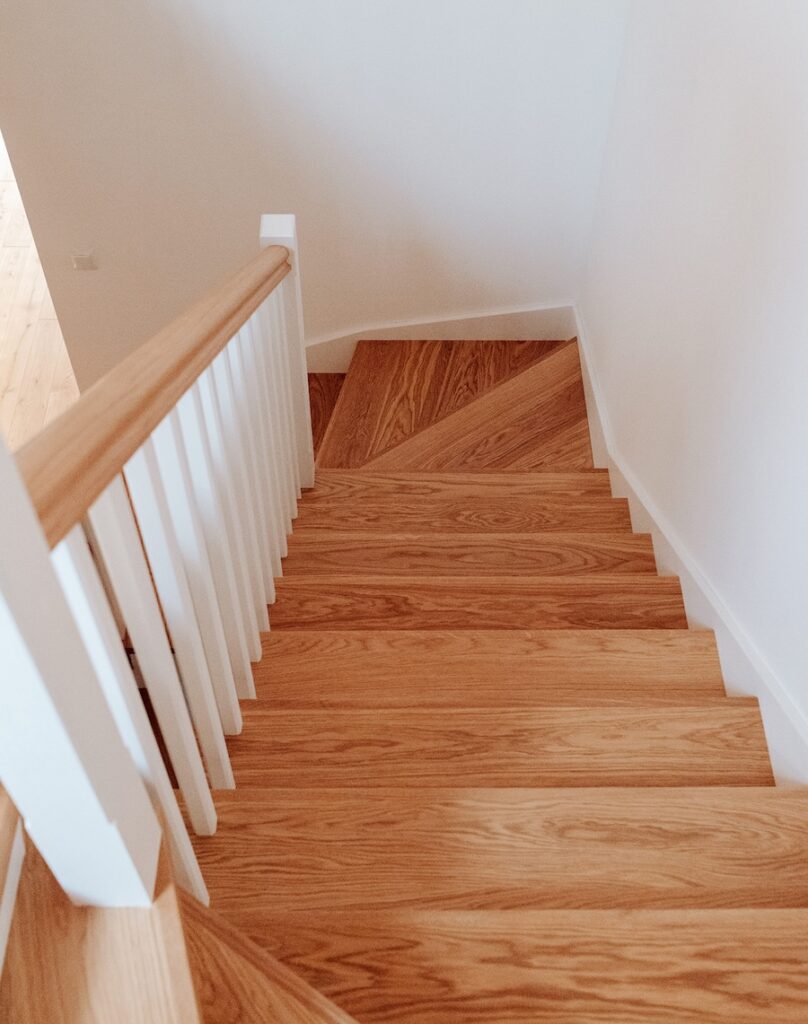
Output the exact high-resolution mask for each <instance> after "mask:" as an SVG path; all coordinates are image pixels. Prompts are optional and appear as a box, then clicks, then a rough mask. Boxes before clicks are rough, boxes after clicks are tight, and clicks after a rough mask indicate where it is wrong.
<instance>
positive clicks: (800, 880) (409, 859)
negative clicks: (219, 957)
mask: <svg viewBox="0 0 808 1024" xmlns="http://www.w3.org/2000/svg"><path fill="white" fill-rule="evenodd" d="M217 810H218V811H219V821H220V827H219V831H218V832H217V834H216V835H214V836H209V837H202V838H198V839H196V840H195V846H196V848H197V852H198V854H199V857H200V863H201V865H202V869H203V873H204V876H205V879H206V881H207V883H208V886H209V888H210V891H211V897H212V901H213V903H212V905H213V907H214V908H215V909H217V910H218V911H219V912H220V913H223V914H225V916H227V917H228V918H229V919H230V921H231V922H232V923H233V924H234V925H236V926H237V927H239V928H241V929H242V930H243V931H246V932H247V934H248V935H250V936H251V937H252V938H254V939H256V938H257V939H258V941H261V938H260V937H261V935H262V934H263V931H264V928H265V927H266V924H265V920H266V917H267V915H271V914H272V913H287V912H295V913H298V912H300V913H305V912H308V911H310V910H311V911H313V910H317V909H320V910H323V909H331V910H336V909H345V910H347V909H354V910H359V909H362V910H364V911H366V912H367V913H368V914H369V915H372V914H373V913H375V912H376V910H377V909H381V908H393V907H396V908H401V907H420V908H440V909H466V910H472V909H499V910H507V909H517V908H525V909H527V908H533V909H539V908H547V909H573V908H591V909H614V908H636V909H639V908H657V909H662V908H710V907H715V908H719V907H725V908H729V907H769V908H774V907H808V857H806V853H805V851H806V849H808V792H806V791H804V790H799V789H793V790H791V789H781V788H777V787H770V788H765V787H764V788H752V787H736V788H725V787H705V788H701V789H699V788H694V787H691V788H677V789H643V788H626V789H622V788H617V787H615V788H608V787H604V788H598V789H491V788H487V789H469V788H462V789H448V788H447V789H437V788H435V789H430V788H423V787H408V788H404V787H401V788H375V787H371V786H366V787H351V788H348V787H346V788H342V789H337V788H328V789H308V788H300V787H296V788H293V789H283V788H273V789H264V790H262V789H252V788H244V789H242V790H237V791H235V792H224V791H223V792H220V793H219V794H217Z"/></svg>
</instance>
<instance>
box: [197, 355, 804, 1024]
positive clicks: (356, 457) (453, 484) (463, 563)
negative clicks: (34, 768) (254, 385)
mask: <svg viewBox="0 0 808 1024" xmlns="http://www.w3.org/2000/svg"><path fill="white" fill-rule="evenodd" d="M310 385H311V394H312V410H313V415H314V435H315V439H316V440H317V446H318V453H317V465H318V467H320V468H318V472H317V479H316V484H315V486H314V488H313V490H310V492H308V493H306V494H305V496H304V498H303V500H302V502H301V504H300V508H299V517H298V520H297V523H296V529H295V534H294V536H293V537H292V538H291V540H290V544H289V556H288V558H287V559H286V562H285V575H284V578H283V580H281V581H279V582H278V588H277V591H278V602H277V604H275V605H273V607H272V616H271V617H272V630H271V632H270V633H268V634H265V635H264V638H263V653H264V657H263V660H262V663H261V664H260V665H259V666H258V668H257V670H256V685H257V690H258V700H257V701H255V702H253V703H250V705H248V706H245V709H244V714H245V728H244V731H243V733H242V735H240V736H238V737H235V738H232V739H231V740H230V752H231V757H232V764H233V768H235V772H236V777H237V782H238V788H237V790H236V791H233V792H231V793H222V794H220V795H219V797H218V801H217V805H218V809H219V816H220V827H219V830H218V833H217V835H216V836H214V837H211V838H201V839H199V840H197V844H196V845H197V850H198V853H199V856H200V860H201V863H202V866H203V870H204V873H205V877H206V879H207V881H208V884H209V886H210V890H211V894H212V900H213V906H214V907H215V908H216V910H218V911H219V912H220V913H221V914H222V915H223V916H224V918H225V919H226V920H227V921H229V922H230V924H231V925H232V926H233V927H236V928H238V929H240V930H241V931H242V932H244V933H245V934H246V935H248V936H250V938H251V939H252V940H253V941H254V942H255V943H257V944H258V945H260V946H261V947H263V948H264V949H266V950H267V951H268V952H269V953H271V954H273V955H275V956H278V957H280V958H281V959H282V961H284V962H285V963H286V964H287V965H289V966H291V967H292V968H293V969H294V970H296V971H298V972H299V973H300V975H301V976H302V977H304V978H305V979H306V980H307V981H308V982H310V983H311V984H312V985H313V986H315V987H316V988H318V989H320V990H321V991H322V992H324V993H325V994H326V995H328V996H329V997H331V998H333V999H334V1000H335V1001H336V1002H337V1004H339V1006H340V1007H342V1008H344V1009H345V1011H347V1012H348V1013H350V1014H351V1015H352V1016H354V1017H355V1018H356V1020H357V1021H359V1022H363V1024H365V1022H367V1024H376V1022H400V1024H433V1022H434V1024H437V1022H441V1024H446V1022H458V1024H460V1022H463V1024H468V1022H472V1021H474V1022H476V1021H479V1022H486V1024H487V1022H503V1021H520V1022H524V1024H527V1022H535V1021H545V1020H546V1021H553V1022H569V1024H571V1022H576V1024H582V1022H601V1021H602V1022H606V1021H608V1022H612V1021H613V1022H620V1024H627V1022H630V1021H637V1022H642V1024H647V1022H650V1021H660V1022H663V1021H664V1022H671V1024H674V1022H676V1024H681V1022H684V1021H693V1022H695V1021H698V1022H699V1024H708V1022H718V1021H721V1022H730V1021H731V1022H733V1024H739V1022H753V1021H755V1022H763V1021H765V1022H767V1024H774V1022H784V1021H802V1022H804V1021H805V1020H807V1019H808V976H806V967H808V945H807V944H806V940H808V909H803V907H808V797H806V795H805V794H804V793H802V792H799V791H782V790H776V788H774V785H773V778H772V772H771V767H770V763H769V757H768V752H767V748H766V739H765V736H764V732H763V726H762V722H761V718H760V712H759V709H758V705H757V700H755V699H749V698H738V697H734V698H733V697H728V696H726V694H725V691H724V687H723V682H722V677H721V670H720V666H719V662H718V655H717V651H716V646H715V639H714V637H713V635H712V633H709V632H705V631H698V630H688V628H687V620H686V616H685V609H684V604H683V599H682V593H681V590H680V587H679V582H678V580H676V579H675V578H670V577H661V575H658V574H657V573H656V568H655V562H654V558H653V550H652V547H651V542H650V538H649V537H648V536H644V535H635V534H632V531H631V522H630V518H629V510H628V506H627V503H626V502H625V501H623V500H619V499H613V498H612V497H611V495H610V489H609V480H608V474H607V472H605V471H603V470H599V469H595V468H594V466H593V463H592V453H591V447H590V443H589V433H588V427H587V420H586V408H585V402H584V392H583V386H582V380H581V370H580V364H579V356H578V348H577V343H576V342H575V341H567V342H496V343H486V342H421V343H418V342H360V343H359V345H358V347H357V349H356V353H355V355H354V358H353V361H352V364H351V367H350V371H349V373H348V374H347V376H346V377H345V378H344V380H343V379H342V378H341V377H338V376H337V375H332V376H330V377H329V378H328V379H324V380H321V379H320V378H318V377H316V376H314V377H313V378H312V379H311V381H310Z"/></svg>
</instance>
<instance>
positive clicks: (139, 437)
mask: <svg viewBox="0 0 808 1024" xmlns="http://www.w3.org/2000/svg"><path fill="white" fill-rule="evenodd" d="M291 269H292V268H291V265H290V263H289V250H288V249H286V248H285V247H284V246H281V245H272V246H269V247H268V248H266V249H264V250H262V251H261V252H260V253H259V254H258V255H257V256H256V257H255V258H254V259H252V260H251V261H250V262H249V263H248V264H247V265H246V266H245V267H243V268H242V269H241V270H240V271H239V272H238V273H236V274H234V275H233V276H232V277H231V278H229V279H228V280H227V281H226V282H225V283H224V284H221V285H218V286H217V287H216V288H215V289H213V290H212V291H210V292H208V294H206V295H205V296H204V297H203V298H202V299H200V300H199V301H198V302H197V303H195V304H194V305H193V306H192V307H191V308H190V309H189V310H188V311H187V312H185V313H183V314H181V315H180V316H179V317H177V319H176V320H174V321H173V322H172V323H170V324H169V325H168V326H167V327H164V328H163V329H162V330H161V331H159V332H158V333H157V334H155V335H154V336H153V337H152V338H150V339H149V340H148V341H146V342H144V343H143V344H142V345H141V346H140V347H139V348H137V349H136V350H135V351H134V352H132V353H131V354H130V355H128V356H127V357H126V358H125V359H124V360H123V361H122V362H120V363H118V365H117V366H115V367H114V368H113V369H112V370H110V372H109V373H107V374H106V376H104V377H102V378H101V379H100V380H99V381H97V382H96V383H95V384H93V386H92V387H91V388H89V389H88V390H87V391H86V392H84V394H83V395H82V396H81V398H80V399H79V400H78V402H76V404H75V405H73V406H72V407H71V408H70V409H68V410H67V411H66V412H64V413H63V414H62V415H61V416H59V417H58V419H56V420H54V421H53V422H52V423H50V424H49V425H48V426H47V427H45V429H44V430H43V431H42V432H41V433H39V434H37V435H36V436H35V437H34V438H32V439H31V440H30V441H29V442H28V443H27V444H26V445H24V446H23V447H22V448H21V449H20V451H19V452H18V453H17V465H18V467H19V469H20V472H21V473H22V475H23V477H24V479H25V483H26V485H27V487H28V491H29V494H30V495H31V499H32V501H33V503H34V507H35V508H36V510H37V513H38V515H39V518H40V521H41V523H42V527H43V529H44V531H45V535H46V537H47V539H48V543H49V544H50V546H51V548H53V547H55V546H56V545H57V544H58V543H59V541H60V540H62V539H63V538H64V537H65V536H66V535H67V533H69V531H70V530H71V529H72V528H73V527H74V526H75V525H76V524H77V523H78V522H80V520H81V519H82V518H83V516H84V515H85V514H86V512H87V510H88V509H89V507H90V506H91V505H92V503H93V502H94V501H95V500H96V498H98V497H99V495H100V494H101V493H102V492H103V491H104V489H105V488H106V487H107V486H108V485H109V484H110V483H111V482H112V480H113V479H114V478H115V476H116V475H117V474H118V473H120V471H121V470H122V469H123V466H124V464H125V463H126V462H127V461H128V459H129V458H130V457H131V456H132V455H134V453H135V452H136V451H137V450H138V448H140V446H141V445H142V444H143V442H144V441H145V440H146V439H147V438H148V437H149V435H150V434H151V432H152V431H153V430H154V428H155V427H156V426H157V424H158V423H160V421H161V420H162V419H163V418H164V417H165V416H167V415H168V413H169V412H171V410H172V409H173V408H174V406H175V405H176V404H177V402H178V401H179V400H180V398H181V397H182V396H183V394H184V393H185V392H186V391H187V390H188V388H189V387H191V385H192V384H193V383H194V382H195V381H196V379H197V378H198V377H199V376H200V374H202V373H203V372H204V371H205V369H206V368H207V367H208V366H209V365H210V363H211V362H212V361H213V359H214V358H215V357H216V356H217V355H218V354H219V352H220V351H221V350H222V349H223V348H224V346H225V345H226V344H227V342H228V341H230V339H231V338H232V337H233V336H234V335H235V334H236V333H237V331H238V330H239V329H240V328H241V327H242V326H243V325H244V324H245V323H246V322H247V320H248V319H249V318H250V317H251V316H252V314H253V313H254V312H255V310H256V309H257V308H258V307H259V306H260V305H261V303H262V302H263V301H264V299H265V298H266V297H267V296H268V295H269V294H270V292H271V291H272V290H273V289H274V288H275V287H276V286H277V285H278V284H280V282H281V281H282V280H283V279H284V277H286V275H287V274H288V273H289V271H290V270H291Z"/></svg>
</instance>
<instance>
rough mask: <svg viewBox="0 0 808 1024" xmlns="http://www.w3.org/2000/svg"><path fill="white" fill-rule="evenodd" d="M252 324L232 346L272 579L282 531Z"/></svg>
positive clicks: (278, 567) (276, 570)
mask: <svg viewBox="0 0 808 1024" xmlns="http://www.w3.org/2000/svg"><path fill="white" fill-rule="evenodd" d="M253 320H254V318H253ZM253 320H248V321H247V323H246V324H244V326H243V327H242V329H241V330H240V331H239V333H238V337H237V338H236V339H234V342H235V343H236V344H237V345H238V350H237V361H238V363H239V367H240V373H241V379H242V380H243V381H244V384H245V386H246V389H247V392H248V394H249V396H250V407H251V412H250V423H251V425H252V435H253V438H254V441H255V453H256V457H257V463H258V466H257V468H258V476H257V480H258V486H259V488H260V491H261V495H262V497H263V501H264V508H265V509H266V516H267V525H268V527H269V553H270V557H271V561H272V573H273V575H274V576H280V574H281V550H282V547H283V542H284V540H285V539H286V535H285V533H284V529H283V517H282V514H281V509H280V505H279V503H278V501H277V498H278V495H277V494H276V492H275V487H274V481H273V466H274V462H273V457H272V449H271V441H272V437H271V434H270V429H269V420H268V417H267V414H266V409H265V402H266V387H265V386H264V382H263V379H262V377H261V376H260V373H259V371H258V366H257V363H256V357H255V338H254V336H253Z"/></svg>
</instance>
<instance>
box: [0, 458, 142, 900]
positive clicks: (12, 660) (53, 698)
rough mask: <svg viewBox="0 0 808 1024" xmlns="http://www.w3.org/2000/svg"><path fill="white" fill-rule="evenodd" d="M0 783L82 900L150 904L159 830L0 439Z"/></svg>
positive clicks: (52, 863)
mask: <svg viewBox="0 0 808 1024" xmlns="http://www.w3.org/2000/svg"><path fill="white" fill-rule="evenodd" d="M0 496H2V497H1V498H0V650H2V660H3V673H2V676H0V782H2V785H3V786H4V787H5V789H6V791H7V792H8V794H9V796H10V797H11V799H12V800H13V801H14V803H15V804H16V806H17V809H18V811H19V812H20V815H21V817H22V819H23V821H24V822H25V827H26V829H27V831H28V833H29V835H30V837H31V839H32V840H33V842H34V844H35V845H36V846H37V848H38V849H39V852H40V853H41V854H42V856H43V857H44V859H45V861H46V862H47V863H48V865H49V867H50V869H51V871H52V872H53V873H54V875H55V876H56V878H57V880H58V881H59V883H60V884H61V886H62V888H63V889H64V890H65V891H66V892H67V893H68V895H69V896H70V897H71V898H72V899H73V900H75V901H76V902H78V903H88V904H91V905H95V906H108V907H112V906H130V907H131V906H146V905H148V904H149V903H150V902H151V899H152V895H153V892H154V882H155V877H156V871H157V858H158V854H159V850H160V838H161V831H160V825H159V822H158V820H157V816H156V814H155V812H154V810H153V808H152V805H151V802H150V800H149V796H148V794H147V792H146V788H145V786H144V784H143V782H142V780H141V778H140V776H139V774H138V771H137V768H136V766H135V764H134V762H133V760H132V758H131V756H130V754H129V752H128V751H127V749H126V747H125V746H124V743H123V740H122V739H121V735H120V733H119V732H118V729H117V727H116V725H115V721H114V719H113V716H112V713H111V711H110V708H109V705H108V704H107V701H106V699H105V697H104V692H103V689H102V687H101V685H100V683H99V680H98V677H97V675H96V672H95V669H94V666H93V663H92V661H91V659H90V656H89V654H88V652H87V649H86V648H85V646H84V643H83V642H82V639H81V635H80V633H79V629H78V627H77V625H76V622H75V620H74V618H73V616H72V614H71V611H70V607H69V605H68V602H67V599H66V597H65V594H64V591H63V590H62V587H61V585H60V583H59V580H58V577H57V575H56V572H55V570H54V568H53V565H52V562H51V557H50V551H49V550H48V546H47V543H46V541H45V537H44V535H43V533H42V530H41V527H40V525H39V520H38V518H37V515H36V512H35V510H34V508H33V506H32V504H31V501H30V499H29V497H28V492H27V491H26V489H25V485H24V483H23V481H22V479H21V477H20V475H19V473H18V471H17V467H16V465H15V463H14V460H13V458H12V457H11V455H10V453H9V451H8V449H7V448H6V447H5V445H4V444H3V443H2V442H0Z"/></svg>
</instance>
